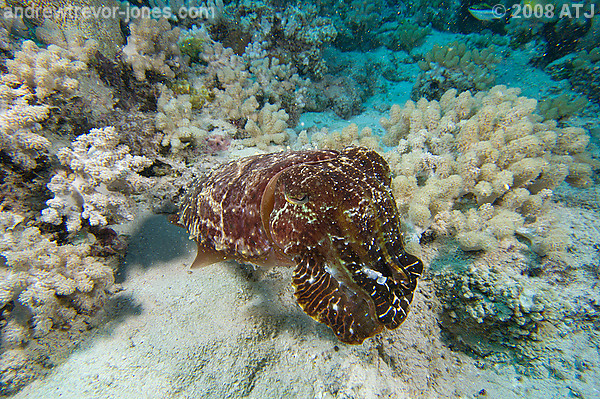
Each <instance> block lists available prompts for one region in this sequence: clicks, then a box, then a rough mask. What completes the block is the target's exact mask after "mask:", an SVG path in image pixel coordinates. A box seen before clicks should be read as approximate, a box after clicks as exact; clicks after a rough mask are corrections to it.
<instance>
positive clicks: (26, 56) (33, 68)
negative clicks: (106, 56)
mask: <svg viewBox="0 0 600 399" xmlns="http://www.w3.org/2000/svg"><path fill="white" fill-rule="evenodd" d="M6 66H7V67H8V71H9V72H10V73H11V74H13V75H15V76H16V77H17V78H18V79H20V80H22V81H23V82H25V83H27V85H28V86H29V87H31V88H34V89H35V94H36V95H37V97H38V98H39V99H44V98H46V97H47V96H48V95H50V94H51V93H53V92H54V91H59V92H61V93H63V94H66V95H72V94H74V92H75V90H76V89H77V87H78V86H79V82H78V81H77V74H78V73H80V72H81V71H83V70H85V69H86V66H85V64H84V63H83V62H81V61H79V60H78V59H77V58H76V57H75V55H74V54H73V53H71V52H70V51H68V50H65V49H63V48H61V47H58V46H56V45H50V46H48V48H47V49H42V48H39V47H38V46H36V45H35V43H34V42H32V41H31V40H27V41H25V42H23V45H22V48H21V51H18V52H17V53H16V54H15V58H14V59H13V60H7V61H6Z"/></svg>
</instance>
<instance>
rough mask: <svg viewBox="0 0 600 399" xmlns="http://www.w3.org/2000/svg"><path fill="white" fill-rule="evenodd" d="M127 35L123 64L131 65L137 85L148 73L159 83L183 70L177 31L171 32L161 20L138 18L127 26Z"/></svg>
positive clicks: (163, 20) (178, 31)
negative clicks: (156, 78) (128, 30)
mask: <svg viewBox="0 0 600 399" xmlns="http://www.w3.org/2000/svg"><path fill="white" fill-rule="evenodd" d="M130 30H131V34H130V35H129V36H128V37H127V45H126V46H125V47H123V54H124V57H125V61H126V62H127V63H128V64H130V65H131V67H132V68H133V72H134V74H135V77H136V78H137V79H138V80H139V81H143V80H145V79H146V77H147V76H146V73H147V72H152V73H154V76H156V77H158V78H159V79H164V78H168V79H173V78H174V77H175V75H176V73H177V72H179V71H180V70H182V69H185V67H186V61H185V59H184V58H183V57H182V56H181V52H180V50H179V45H178V44H177V42H178V40H179V34H180V29H179V28H178V27H175V28H173V29H171V24H169V22H168V21H167V20H166V19H164V18H162V19H159V20H154V19H151V18H141V19H139V20H138V21H137V22H134V23H132V24H130Z"/></svg>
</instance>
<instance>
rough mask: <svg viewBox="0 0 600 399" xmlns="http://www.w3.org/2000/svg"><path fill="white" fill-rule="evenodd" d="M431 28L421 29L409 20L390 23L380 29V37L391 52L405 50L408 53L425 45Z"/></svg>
mask: <svg viewBox="0 0 600 399" xmlns="http://www.w3.org/2000/svg"><path fill="white" fill-rule="evenodd" d="M429 33H431V28H429V27H421V26H419V25H417V24H415V23H414V22H412V21H411V20H409V19H402V20H400V21H397V22H396V21H395V22H388V23H385V24H383V25H381V27H379V28H378V34H377V35H378V36H379V37H380V40H381V42H382V43H383V45H384V46H385V47H387V48H388V49H390V50H393V51H398V50H403V51H406V52H407V53H410V51H411V50H412V49H413V48H415V47H417V46H419V45H421V44H423V43H424V42H425V37H426V36H427V35H428V34H429Z"/></svg>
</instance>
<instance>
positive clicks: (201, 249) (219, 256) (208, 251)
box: [191, 242, 233, 269]
mask: <svg viewBox="0 0 600 399" xmlns="http://www.w3.org/2000/svg"><path fill="white" fill-rule="evenodd" d="M196 244H197V245H198V253H197V254H196V259H194V261H193V262H192V266H191V267H192V269H197V268H201V267H205V266H210V265H212V264H214V263H218V262H223V261H226V260H230V259H233V258H232V257H230V256H228V255H227V254H225V253H223V252H220V251H217V250H215V249H214V248H211V247H208V246H206V245H204V244H201V243H199V242H196Z"/></svg>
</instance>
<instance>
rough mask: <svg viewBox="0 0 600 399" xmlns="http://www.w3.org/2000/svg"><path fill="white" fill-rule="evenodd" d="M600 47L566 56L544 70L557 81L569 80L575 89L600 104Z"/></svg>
mask: <svg viewBox="0 0 600 399" xmlns="http://www.w3.org/2000/svg"><path fill="white" fill-rule="evenodd" d="M598 68H600V46H598V47H594V48H592V49H591V50H589V51H588V50H581V51H579V52H577V53H572V54H569V55H566V56H564V57H562V58H560V59H558V60H555V61H553V62H551V63H550V64H548V65H547V66H546V67H545V68H544V69H545V71H546V72H548V73H549V74H550V75H552V77H553V78H554V79H556V80H562V79H568V81H569V83H571V85H572V86H573V89H574V90H576V91H578V92H580V93H583V94H584V95H586V96H587V97H588V98H589V99H590V100H591V101H594V102H595V103H597V104H600V79H599V78H598V73H597V71H598Z"/></svg>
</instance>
